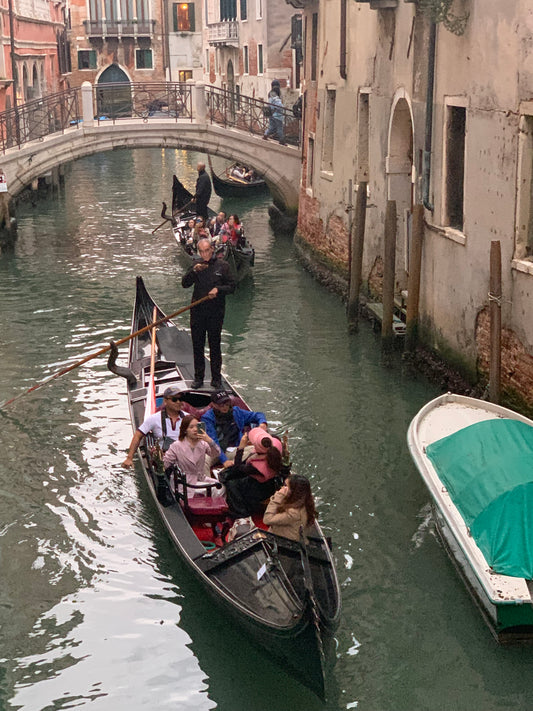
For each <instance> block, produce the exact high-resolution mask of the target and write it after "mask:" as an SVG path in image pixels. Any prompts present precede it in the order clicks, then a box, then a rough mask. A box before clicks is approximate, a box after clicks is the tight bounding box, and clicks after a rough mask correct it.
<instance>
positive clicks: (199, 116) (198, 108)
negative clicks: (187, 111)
mask: <svg viewBox="0 0 533 711" xmlns="http://www.w3.org/2000/svg"><path fill="white" fill-rule="evenodd" d="M191 89H192V97H193V98H192V116H193V119H194V121H195V123H200V124H202V123H205V122H206V119H207V102H206V100H205V84H204V83H203V81H197V82H196V84H194V85H193V86H192V87H191Z"/></svg>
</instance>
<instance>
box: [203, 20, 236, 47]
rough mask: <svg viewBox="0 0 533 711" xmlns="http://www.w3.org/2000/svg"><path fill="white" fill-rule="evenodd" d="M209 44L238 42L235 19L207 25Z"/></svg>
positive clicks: (232, 43)
mask: <svg viewBox="0 0 533 711" xmlns="http://www.w3.org/2000/svg"><path fill="white" fill-rule="evenodd" d="M207 31H208V41H209V44H231V45H234V44H236V45H238V44H239V23H238V22H237V21H236V20H226V21H224V22H213V23H212V24H210V25H207Z"/></svg>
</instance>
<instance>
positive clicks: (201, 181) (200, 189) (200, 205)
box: [193, 163, 211, 223]
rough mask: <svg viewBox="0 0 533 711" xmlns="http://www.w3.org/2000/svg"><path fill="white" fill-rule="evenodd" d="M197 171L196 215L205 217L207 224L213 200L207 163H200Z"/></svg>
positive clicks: (194, 198) (194, 199) (194, 200)
mask: <svg viewBox="0 0 533 711" xmlns="http://www.w3.org/2000/svg"><path fill="white" fill-rule="evenodd" d="M196 170H197V171H198V179H197V180H196V192H195V193H194V197H193V202H194V203H196V214H197V215H200V217H203V218H204V220H205V221H206V223H207V219H208V212H207V206H208V205H209V200H210V199H211V180H210V179H209V175H208V174H207V173H206V171H205V163H198V165H197V166H196Z"/></svg>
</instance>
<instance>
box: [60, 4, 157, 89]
mask: <svg viewBox="0 0 533 711" xmlns="http://www.w3.org/2000/svg"><path fill="white" fill-rule="evenodd" d="M69 15H70V30H69V40H70V50H71V63H72V73H71V75H70V84H71V86H80V85H81V84H82V83H83V82H84V81H89V82H91V83H113V82H117V83H120V82H128V81H135V82H153V81H164V80H165V67H166V66H168V58H167V44H166V42H165V41H163V39H164V32H165V31H166V27H163V22H162V18H163V17H164V18H165V19H166V17H167V16H166V14H165V15H163V13H162V2H161V0H88V1H87V0H69Z"/></svg>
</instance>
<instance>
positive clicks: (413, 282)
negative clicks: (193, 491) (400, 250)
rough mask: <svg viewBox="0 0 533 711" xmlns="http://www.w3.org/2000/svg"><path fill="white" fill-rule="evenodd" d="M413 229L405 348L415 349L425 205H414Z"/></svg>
mask: <svg viewBox="0 0 533 711" xmlns="http://www.w3.org/2000/svg"><path fill="white" fill-rule="evenodd" d="M412 225H413V229H412V232H411V246H410V250H409V276H408V279H407V314H406V319H405V320H406V336H405V348H406V350H408V351H412V350H414V348H415V346H416V342H417V338H418V308H419V304H420V274H421V269H422V242H423V239H424V207H423V205H415V206H414V207H413V222H412Z"/></svg>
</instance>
